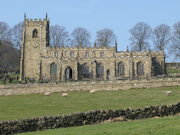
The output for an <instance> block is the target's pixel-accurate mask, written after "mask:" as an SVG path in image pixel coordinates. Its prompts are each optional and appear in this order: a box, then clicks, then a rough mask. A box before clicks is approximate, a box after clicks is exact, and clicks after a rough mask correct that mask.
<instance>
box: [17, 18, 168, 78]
mask: <svg viewBox="0 0 180 135" xmlns="http://www.w3.org/2000/svg"><path fill="white" fill-rule="evenodd" d="M74 46H76V45H74ZM165 73H166V71H165V54H164V49H162V51H160V52H153V51H151V50H149V51H146V49H144V51H142V52H141V51H138V52H136V51H129V50H128V47H127V51H125V52H122V51H120V52H117V43H115V46H114V47H103V48H101V47H100V48H98V47H97V46H96V43H94V46H93V47H82V44H81V43H80V45H79V47H64V45H63V44H62V47H60V48H59V47H57V48H55V47H50V46H49V21H48V20H47V16H46V18H45V19H43V20H41V19H39V20H37V19H34V20H32V19H30V20H29V19H26V17H25V20H24V27H23V38H22V46H21V60H20V80H23V79H25V78H30V79H35V80H42V79H49V80H54V81H65V80H68V79H71V80H115V79H123V78H130V79H134V78H149V77H151V76H156V75H163V74H165Z"/></svg>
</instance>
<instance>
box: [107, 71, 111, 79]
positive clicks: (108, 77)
mask: <svg viewBox="0 0 180 135" xmlns="http://www.w3.org/2000/svg"><path fill="white" fill-rule="evenodd" d="M107 80H110V71H109V70H107Z"/></svg>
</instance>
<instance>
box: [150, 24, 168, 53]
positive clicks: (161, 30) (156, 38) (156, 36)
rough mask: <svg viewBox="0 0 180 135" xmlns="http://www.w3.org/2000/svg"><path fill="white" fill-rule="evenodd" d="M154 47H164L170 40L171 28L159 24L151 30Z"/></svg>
mask: <svg viewBox="0 0 180 135" xmlns="http://www.w3.org/2000/svg"><path fill="white" fill-rule="evenodd" d="M152 39H153V43H154V48H155V50H157V51H161V50H162V47H164V48H166V47H167V46H168V44H169V42H170V40H171V28H170V27H169V26H168V25H165V24H161V25H159V26H157V27H156V28H155V29H154V31H153V36H152Z"/></svg>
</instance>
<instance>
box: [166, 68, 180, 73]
mask: <svg viewBox="0 0 180 135" xmlns="http://www.w3.org/2000/svg"><path fill="white" fill-rule="evenodd" d="M167 73H168V74H169V73H180V69H179V70H178V69H173V70H168V71H167Z"/></svg>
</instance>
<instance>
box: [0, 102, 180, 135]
mask: <svg viewBox="0 0 180 135" xmlns="http://www.w3.org/2000/svg"><path fill="white" fill-rule="evenodd" d="M177 113H180V103H178V104H175V105H163V106H150V107H145V108H143V109H131V108H127V109H124V110H95V111H89V112H85V113H74V114H67V115H62V116H45V117H38V118H32V119H20V120H13V121H2V122H0V134H1V135H9V134H15V133H22V132H31V131H37V130H46V129H54V128H62V127H72V126H82V125H88V124H95V123H99V122H102V121H105V120H108V119H110V118H117V117H123V119H124V120H127V119H130V120H135V119H145V118H152V117H154V116H158V117H163V116H169V115H175V114H177Z"/></svg>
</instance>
